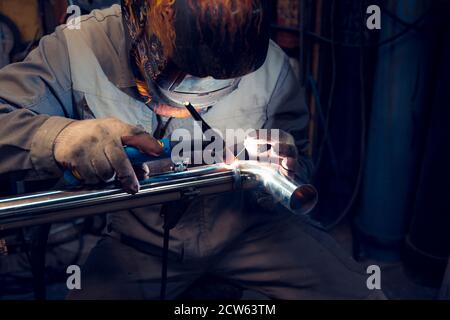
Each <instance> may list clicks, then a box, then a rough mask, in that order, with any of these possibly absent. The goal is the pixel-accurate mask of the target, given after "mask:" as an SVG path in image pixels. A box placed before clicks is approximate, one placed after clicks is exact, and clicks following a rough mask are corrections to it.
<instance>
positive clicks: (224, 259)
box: [0, 0, 383, 299]
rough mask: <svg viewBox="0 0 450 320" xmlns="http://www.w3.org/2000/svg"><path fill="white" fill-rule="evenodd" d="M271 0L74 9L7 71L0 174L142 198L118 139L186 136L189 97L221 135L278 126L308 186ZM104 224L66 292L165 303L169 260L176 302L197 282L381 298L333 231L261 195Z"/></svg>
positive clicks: (179, 0)
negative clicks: (273, 33)
mask: <svg viewBox="0 0 450 320" xmlns="http://www.w3.org/2000/svg"><path fill="white" fill-rule="evenodd" d="M268 3H269V1H265V0H232V1H229V0H227V1H226V0H135V1H133V0H123V1H122V5H121V6H119V5H114V6H112V7H111V8H109V9H105V10H96V11H93V12H92V13H91V14H89V15H87V16H83V17H82V18H81V24H80V25H79V28H71V27H69V25H63V26H60V27H58V28H57V29H56V31H55V32H54V33H53V34H51V35H49V36H45V37H43V38H42V40H41V42H40V44H39V46H38V48H36V49H35V50H33V51H32V52H31V53H30V55H29V56H28V57H27V58H26V59H25V61H23V62H21V63H16V64H12V65H9V66H7V67H5V68H3V69H2V70H1V71H0V121H1V126H0V174H10V173H17V174H19V176H21V177H22V178H23V179H49V178H59V177H61V176H62V175H63V173H64V172H65V171H66V170H70V171H71V172H72V173H73V174H74V175H75V176H76V177H77V178H78V179H79V180H80V181H81V182H82V183H83V184H86V185H96V184H98V183H102V182H107V181H110V180H111V179H116V180H118V181H119V182H120V183H121V185H122V187H123V188H124V189H125V190H126V191H127V192H129V193H132V194H134V193H137V192H139V182H138V178H137V175H136V173H135V171H134V169H133V167H132V165H131V163H130V161H129V159H128V158H127V155H126V153H125V152H124V149H123V146H125V145H128V146H135V147H137V148H138V149H139V150H141V151H143V152H145V153H148V154H149V155H153V156H158V154H159V153H160V152H161V148H162V147H161V145H160V144H159V143H158V141H157V139H161V138H163V137H167V136H170V134H171V133H172V132H173V131H174V130H176V129H177V128H185V129H187V130H193V127H194V125H195V124H194V121H193V120H192V118H190V117H189V113H188V112H187V111H186V109H185V108H183V106H182V104H183V103H184V102H185V101H189V102H191V103H192V104H193V105H194V107H195V108H196V109H197V110H198V112H199V113H200V114H201V115H202V116H203V118H204V119H205V120H206V121H207V122H208V123H209V125H210V126H211V127H213V128H216V129H218V130H222V131H224V130H225V129H249V128H253V129H280V130H283V134H282V135H281V137H282V139H281V140H282V141H268V143H271V144H274V143H276V144H279V145H283V144H284V145H288V146H295V147H296V150H298V152H296V153H295V154H292V153H290V154H282V153H279V154H278V156H279V157H280V158H282V160H283V161H282V163H283V165H284V167H285V169H286V171H287V172H289V171H290V172H291V173H295V174H297V175H298V176H299V177H300V178H301V179H303V180H304V181H305V182H306V181H308V179H309V178H310V174H311V164H310V160H309V159H308V157H307V154H306V149H307V146H308V140H307V137H306V127H307V124H308V120H309V118H308V110H307V107H306V105H305V103H304V92H303V90H301V89H300V86H299V84H298V83H297V80H296V77H295V75H294V72H293V70H292V69H291V67H290V64H289V59H288V58H287V56H286V55H285V54H284V53H283V51H282V50H281V49H280V48H279V47H278V46H277V45H276V44H275V43H274V42H272V41H270V40H269V13H268V6H269V4H268ZM281 149H286V150H288V149H289V150H292V148H281ZM281 149H280V150H281ZM144 169H145V168H144ZM144 171H145V170H144ZM174 212H176V214H174ZM171 216H173V217H175V218H173V221H170V220H171V219H170V218H167V217H171ZM168 224H169V225H170V229H172V230H171V233H170V245H169V246H168V248H167V252H166V253H167V255H165V254H164V250H163V242H164V241H163V238H164V235H167V233H165V232H164V230H166V229H167V228H168ZM106 229H107V230H105V235H104V237H103V238H102V239H101V240H100V241H99V243H98V244H97V246H96V247H95V248H94V249H93V250H92V252H91V253H90V256H89V258H88V260H87V262H86V264H85V265H84V266H83V267H82V290H77V291H72V292H71V293H70V295H69V298H71V299H158V298H159V297H160V291H161V290H160V289H161V283H160V280H161V265H162V264H165V266H164V267H166V271H167V274H166V275H164V277H167V283H166V284H164V286H167V290H164V296H165V297H167V298H170V299H173V298H176V297H178V296H179V295H180V294H182V293H183V292H184V291H185V290H186V289H187V288H188V287H189V286H190V285H191V284H192V283H193V282H194V281H195V280H196V279H199V278H200V277H202V276H203V275H205V274H206V273H208V274H215V275H217V276H219V277H222V278H224V279H227V280H230V281H231V282H233V283H235V284H236V285H238V286H241V287H242V288H247V289H252V290H256V291H259V292H261V293H262V294H264V295H266V296H268V297H270V298H275V299H303V298H307V299H326V298H339V299H364V298H377V297H382V296H383V295H382V293H381V292H378V291H370V290H369V289H368V288H367V286H366V281H367V275H366V273H365V270H363V269H362V268H361V267H360V266H359V265H358V264H356V262H353V261H352V260H351V259H350V258H348V257H347V256H346V254H344V253H343V252H341V250H340V249H339V247H338V246H337V245H336V244H335V243H334V242H333V241H332V240H331V238H329V237H328V235H326V234H323V233H321V232H320V231H318V230H316V229H314V228H312V227H310V226H309V225H308V224H306V223H305V222H304V221H303V220H302V219H301V218H299V217H296V216H294V215H292V214H291V213H288V212H286V211H285V210H282V209H281V208H278V207H277V206H276V204H275V203H273V201H271V200H270V199H268V196H267V195H265V194H263V193H261V192H256V191H255V192H248V191H246V192H243V191H242V192H235V193H233V194H227V195H218V196H208V197H195V196H193V197H192V196H191V197H190V198H189V199H186V201H181V202H178V203H175V204H172V205H164V206H154V207H150V208H139V209H135V210H130V211H127V212H115V213H111V214H109V215H108V226H107V228H106ZM167 240H169V239H167ZM166 260H167V261H166ZM163 262H164V263H163Z"/></svg>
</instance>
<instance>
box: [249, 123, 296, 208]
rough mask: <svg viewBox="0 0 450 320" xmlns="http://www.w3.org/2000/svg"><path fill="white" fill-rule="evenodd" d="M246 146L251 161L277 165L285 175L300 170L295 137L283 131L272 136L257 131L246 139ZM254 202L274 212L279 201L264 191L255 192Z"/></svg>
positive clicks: (268, 133) (266, 132)
mask: <svg viewBox="0 0 450 320" xmlns="http://www.w3.org/2000/svg"><path fill="white" fill-rule="evenodd" d="M244 146H245V148H246V150H247V152H248V154H249V156H250V157H251V159H258V160H260V161H263V162H270V163H275V164H278V165H279V166H280V172H281V173H282V174H284V175H292V174H294V173H295V172H296V170H297V169H298V151H297V147H296V146H295V140H294V137H293V136H292V135H291V134H289V133H287V132H285V131H282V130H278V131H277V132H276V134H271V131H270V130H267V131H266V130H256V131H254V132H252V133H251V134H250V135H249V136H247V138H246V139H245V142H244ZM253 197H254V201H255V202H256V203H257V204H258V206H260V207H261V208H265V209H266V210H269V211H274V210H275V207H276V205H277V201H275V199H274V198H273V196H272V195H271V194H270V193H268V192H266V191H265V190H263V189H257V190H255V191H254V192H253Z"/></svg>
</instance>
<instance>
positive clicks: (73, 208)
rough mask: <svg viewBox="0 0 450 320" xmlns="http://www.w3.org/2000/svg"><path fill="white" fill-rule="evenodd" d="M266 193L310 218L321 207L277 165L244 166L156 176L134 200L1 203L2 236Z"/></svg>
mask: <svg viewBox="0 0 450 320" xmlns="http://www.w3.org/2000/svg"><path fill="white" fill-rule="evenodd" d="M257 187H263V188H265V189H266V190H267V192H269V193H270V194H272V195H273V197H274V198H275V199H276V200H277V201H279V202H280V203H281V204H283V205H284V206H285V207H286V208H288V209H289V210H291V211H292V212H294V213H301V214H305V213H307V212H309V211H311V210H312V209H313V208H314V206H315V205H316V203H317V192H316V190H315V189H314V187H313V186H311V185H306V184H302V183H300V182H298V181H296V180H295V179H292V178H289V177H285V176H284V175H282V174H281V173H280V172H279V170H278V167H277V166H275V165H270V164H264V163H260V162H251V161H238V162H236V164H234V165H225V164H217V165H212V166H204V167H197V168H193V169H190V170H187V171H184V172H174V173H167V174H161V175H158V176H154V177H152V178H150V179H149V180H146V181H144V182H142V185H141V191H140V192H139V193H138V194H136V195H130V194H127V193H125V192H124V191H123V190H121V189H118V188H109V189H103V190H86V189H83V190H61V191H50V192H43V193H37V194H30V195H24V196H18V197H14V198H8V199H2V200H0V231H1V230H9V229H15V228H22V227H29V226H33V225H40V224H46V223H55V222H61V221H65V220H70V219H74V218H79V217H85V216H89V215H95V214H101V213H108V212H114V211H120V210H126V209H133V208H139V207H145V206H150V205H155V204H162V203H167V202H171V201H176V200H179V199H181V198H183V197H184V196H186V195H188V196H205V195H212V194H220V193H226V192H231V191H234V190H239V189H251V188H257Z"/></svg>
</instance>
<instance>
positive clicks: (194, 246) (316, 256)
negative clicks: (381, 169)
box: [68, 193, 384, 300]
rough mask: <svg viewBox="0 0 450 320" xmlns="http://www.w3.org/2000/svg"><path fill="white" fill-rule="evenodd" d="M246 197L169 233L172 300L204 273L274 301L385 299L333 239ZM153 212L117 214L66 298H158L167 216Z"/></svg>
mask: <svg viewBox="0 0 450 320" xmlns="http://www.w3.org/2000/svg"><path fill="white" fill-rule="evenodd" d="M247 197H248V194H247V195H246V194H245V193H240V194H238V195H234V196H233V197H230V196H216V197H205V198H201V199H198V200H197V201H194V202H193V205H192V206H191V207H190V209H189V210H187V211H186V213H185V215H184V216H183V217H182V218H181V221H180V222H179V223H178V225H177V226H176V227H175V228H174V229H173V230H172V233H171V238H170V251H169V259H168V279H167V298H168V299H175V298H176V297H178V296H179V295H180V294H182V293H183V292H184V291H185V290H186V289H187V288H188V287H190V286H191V285H192V284H193V283H194V282H195V281H196V280H198V279H199V278H200V277H202V276H204V275H205V274H214V275H216V276H218V277H222V278H224V279H227V280H229V281H230V282H232V283H235V284H236V285H237V286H240V287H242V288H245V289H249V290H255V291H258V292H260V293H262V294H263V295H265V296H267V297H269V298H271V299H283V300H284V299H286V300H295V299H379V298H384V295H383V293H382V291H377V290H370V289H369V288H368V286H367V280H368V278H369V276H370V275H368V274H367V273H366V270H365V268H363V267H362V266H361V265H359V264H358V263H356V262H355V261H353V260H352V259H351V258H350V256H349V254H346V253H344V251H343V250H342V248H341V247H340V246H339V245H338V244H337V243H336V242H335V241H334V240H333V239H332V238H331V237H330V236H329V235H328V234H326V233H324V232H322V231H320V230H318V229H316V228H314V227H312V226H310V225H309V224H308V223H306V222H305V219H304V218H302V217H299V216H296V215H293V214H292V213H290V212H288V211H287V210H283V209H281V208H280V207H277V206H275V209H274V208H271V210H264V209H263V208H258V207H253V208H250V207H249V206H244V207H241V204H242V203H245V202H246V201H245V200H246V198H247ZM208 206H209V208H208ZM219 208H220V209H219ZM154 209H155V210H154V211H155V212H153V213H151V212H149V210H148V208H147V209H146V208H143V209H138V210H134V211H133V212H131V213H125V212H122V213H116V214H114V216H113V218H112V226H113V227H112V229H113V231H112V232H111V233H110V234H108V235H105V236H104V237H103V238H102V239H101V240H100V241H99V243H98V244H97V246H96V247H95V248H94V249H93V250H92V252H91V253H90V256H89V257H88V259H87V262H86V263H85V265H84V266H83V267H82V277H81V284H82V288H81V290H74V291H72V292H71V293H70V294H69V296H68V298H69V299H159V293H160V285H161V265H162V245H163V230H162V224H163V218H162V217H161V216H160V215H159V214H158V209H157V208H154ZM209 209H215V211H214V210H213V211H211V210H209ZM237 209H239V210H237ZM130 228H131V230H132V232H131V231H130ZM119 230H122V232H118V231H119ZM130 232H131V233H132V234H128V235H127V236H126V238H127V239H128V240H129V239H130V235H133V236H134V237H132V238H131V239H136V240H137V241H138V242H139V243H145V244H146V246H145V247H142V246H134V245H132V244H130V243H129V241H123V239H124V237H125V233H130Z"/></svg>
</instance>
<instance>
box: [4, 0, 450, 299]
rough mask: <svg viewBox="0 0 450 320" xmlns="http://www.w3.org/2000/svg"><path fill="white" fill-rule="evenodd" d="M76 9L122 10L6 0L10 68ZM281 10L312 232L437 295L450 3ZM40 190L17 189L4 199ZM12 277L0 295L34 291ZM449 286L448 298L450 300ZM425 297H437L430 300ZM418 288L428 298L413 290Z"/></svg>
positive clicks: (310, 2)
mask: <svg viewBox="0 0 450 320" xmlns="http://www.w3.org/2000/svg"><path fill="white" fill-rule="evenodd" d="M69 2H70V3H74V4H79V5H80V6H81V7H82V8H83V10H84V11H85V12H89V11H90V10H91V9H94V8H96V7H102V6H108V5H110V4H112V3H116V2H118V1H95V0H86V1H65V0H41V1H37V0H0V67H1V66H3V65H5V64H7V63H10V62H14V61H20V60H22V59H23V58H24V57H25V56H26V54H27V53H28V52H29V51H30V50H32V49H33V48H34V47H35V46H36V44H37V43H38V41H39V39H40V38H41V37H42V36H43V35H45V34H48V33H51V32H52V30H54V28H55V26H56V25H58V24H60V23H62V22H63V21H64V20H65V17H66V7H67V4H68V3H69ZM271 2H272V8H273V10H272V16H273V19H272V38H273V39H274V40H275V41H276V42H277V43H278V44H279V45H280V46H281V47H282V48H283V49H284V50H285V51H286V53H287V54H288V55H289V56H290V57H291V61H292V64H293V66H294V67H295V69H296V71H298V76H299V81H300V84H301V85H302V86H304V87H305V88H306V89H307V103H308V105H309V108H310V112H311V123H310V128H309V137H310V140H311V146H310V150H309V152H310V155H311V157H312V159H313V160H314V163H315V174H314V181H313V182H314V184H315V185H316V186H317V187H318V190H319V194H320V202H319V205H318V207H317V209H316V210H315V211H314V213H313V214H312V216H311V218H312V219H311V220H312V221H311V223H314V224H316V225H317V227H318V228H322V229H325V230H327V231H329V232H330V233H331V234H332V235H334V236H335V237H336V239H337V240H338V241H339V242H341V244H342V245H344V246H346V247H347V248H348V249H349V252H351V253H352V254H353V256H354V257H355V258H356V259H358V260H360V261H362V262H368V261H376V262H378V263H383V264H386V265H389V266H392V265H394V266H400V267H399V268H400V269H395V270H401V272H400V271H398V272H396V273H395V272H394V273H392V274H393V276H392V282H393V283H396V282H397V283H399V285H398V286H399V287H401V289H399V290H397V291H396V290H394V289H393V290H392V294H391V297H393V298H405V297H406V298H415V297H430V298H435V297H437V295H438V293H437V288H439V287H441V284H442V282H443V279H444V272H445V269H446V266H447V262H448V258H449V255H450V205H449V201H450V199H449V198H450V197H449V194H450V192H449V191H450V188H449V181H450V170H449V164H450V157H449V152H448V148H449V146H450V132H449V131H450V105H449V104H450V90H449V89H450V88H449V83H450V78H449V77H450V76H449V71H450V63H449V60H450V30H449V28H450V26H449V25H450V4H449V1H446V0H371V1H365V0H278V1H275V0H273V1H271ZM373 4H376V5H379V6H380V8H381V12H382V29H381V30H368V28H367V27H366V20H367V19H368V17H369V15H368V14H367V13H366V9H367V7H368V6H369V5H373ZM49 184H50V182H49ZM40 187H42V184H41V185H40ZM35 189H36V186H33V185H31V186H24V185H23V184H20V182H19V183H16V182H14V183H11V184H9V185H2V186H1V187H0V193H1V194H2V195H3V196H5V195H8V194H11V193H19V192H25V191H27V192H29V191H34V190H35ZM448 197H449V198H448ZM97 222H98V221H97V220H94V221H93V220H89V222H88V223H87V225H86V222H85V221H84V222H77V223H74V224H72V225H71V227H70V228H65V229H64V228H63V229H62V230H66V231H64V232H65V234H64V235H61V232H60V234H59V235H55V236H54V237H55V238H58V237H60V238H62V239H68V240H67V241H69V240H72V241H73V240H74V239H77V237H79V238H84V237H85V236H86V234H89V235H90V236H95V235H98V230H99V229H101V226H102V224H101V223H98V225H97ZM74 226H75V227H74ZM67 230H69V231H70V232H68V231H67ZM67 233H70V234H69V235H68V234H67ZM55 234H56V233H55ZM79 234H82V235H83V236H79ZM16 237H19V236H17V235H16ZM58 239H59V238H58ZM58 239H57V240H58ZM62 239H59V240H58V241H57V240H55V243H57V244H58V245H60V244H61V243H64V241H63V240H62ZM55 246H56V245H55ZM80 247H82V246H80ZM84 249H85V250H86V248H84ZM80 250H81V249H80ZM18 252H19V253H20V252H21V251H20V249H18ZM64 252H65V251H64ZM61 255H62V254H61ZM80 256H81V254H79V253H77V254H76V256H75V258H74V259H75V260H76V259H79V258H80ZM58 259H59V258H55V259H54V260H55V261H56V262H54V263H55V264H56V265H57V262H58ZM63 260H64V259H63ZM1 261H2V260H0V274H5V271H4V270H5V268H4V265H5V264H3V266H2V263H1ZM23 264H24V265H25V263H23ZM23 268H25V266H23ZM54 269H55V270H53V271H54V274H56V276H55V279H53V280H55V281H58V279H59V278H58V270H57V269H58V268H57V267H54ZM9 271H11V270H9ZM9 271H8V272H9ZM8 272H6V274H7V276H8V277H0V287H1V286H2V284H3V286H4V287H5V286H10V287H11V286H12V287H13V289H17V290H19V292H20V290H23V287H26V284H24V283H26V281H25V280H24V281H25V282H24V283H21V282H20V281H19V280H23V279H25V278H24V277H26V276H23V277H22V276H16V278H14V277H13V278H11V277H10V273H8ZM404 275H407V277H406V276H405V278H404V279H403V278H402V277H403V276H404ZM17 277H19V278H17ZM15 279H16V280H17V279H19V280H17V281H19V282H17V281H16V280H15ZM406 279H407V280H406ZM409 281H412V282H413V283H414V284H415V285H416V286H413V285H410V284H409ZM446 281H447V282H446ZM446 281H445V280H444V286H443V288H442V292H441V297H447V298H449V297H450V296H449V295H450V292H449V291H450V289H449V284H448V282H449V281H450V280H448V279H447V280H446ZM407 283H408V284H407ZM14 286H16V287H17V288H15V287H14ZM409 288H411V289H409ZM417 288H423V291H422V293H420V292H419V291H420V290H419V291H417V290H418V289H417ZM426 288H435V289H436V290H435V291H432V294H430V295H427V294H428V292H429V291H427V289H426ZM413 289H414V290H416V291H417V292H419V293H417V294H416V295H414V294H410V293H408V292H405V291H408V290H413ZM425 292H427V293H425ZM388 293H389V292H388ZM1 296H2V293H1V292H0V298H1Z"/></svg>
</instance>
